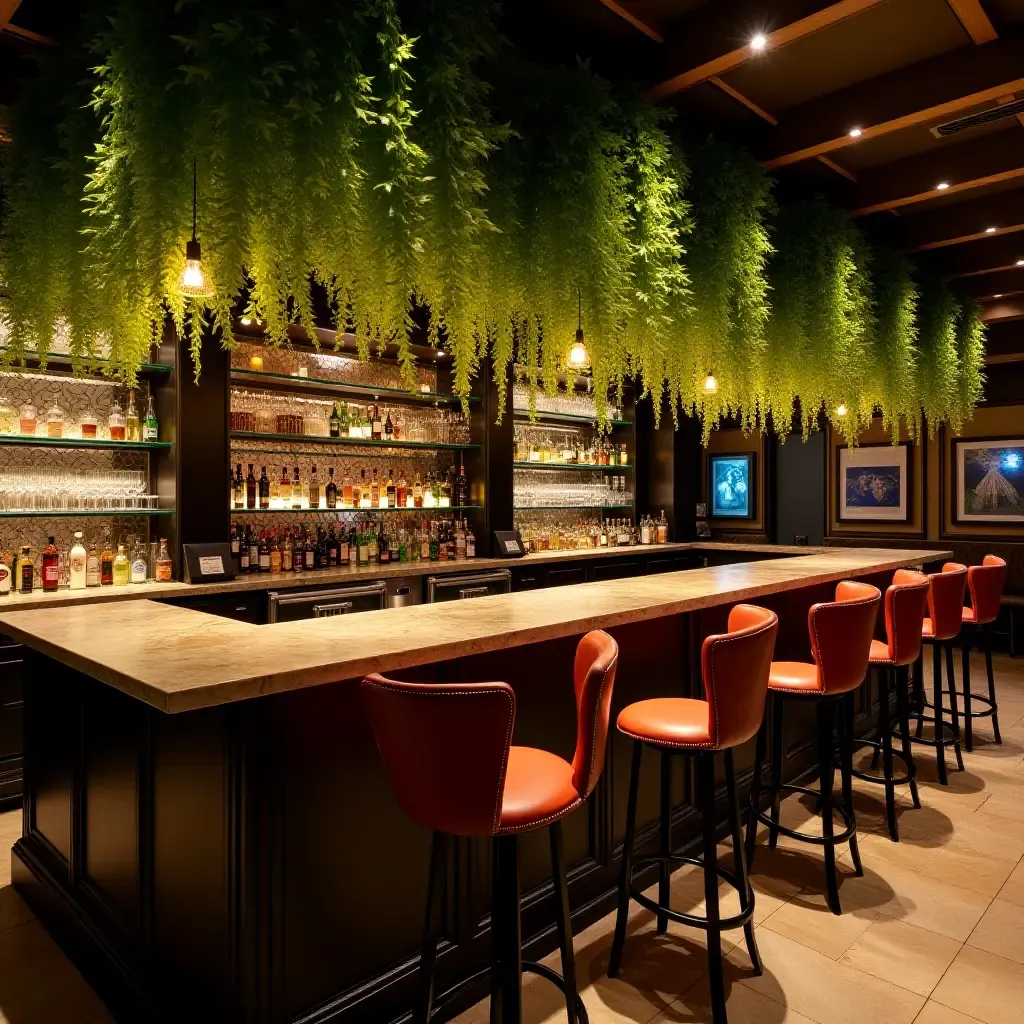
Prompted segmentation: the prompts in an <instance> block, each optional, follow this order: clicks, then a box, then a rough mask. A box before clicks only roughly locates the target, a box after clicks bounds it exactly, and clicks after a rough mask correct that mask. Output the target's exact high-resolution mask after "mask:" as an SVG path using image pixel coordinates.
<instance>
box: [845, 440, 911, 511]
mask: <svg viewBox="0 0 1024 1024" xmlns="http://www.w3.org/2000/svg"><path fill="white" fill-rule="evenodd" d="M908 456H909V447H908V445H906V444H897V445H893V444H877V445H874V444H873V445H862V446H860V447H857V448H840V449H839V481H838V483H839V518H840V519H841V520H843V519H846V520H852V519H858V520H862V521H867V522H883V521H887V522H903V523H905V522H907V520H908V518H909V508H910V506H909V501H908V495H909V483H910V481H909V477H910V473H909V464H908V461H907V460H908Z"/></svg>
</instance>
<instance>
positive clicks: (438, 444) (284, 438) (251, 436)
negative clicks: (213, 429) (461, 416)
mask: <svg viewBox="0 0 1024 1024" xmlns="http://www.w3.org/2000/svg"><path fill="white" fill-rule="evenodd" d="M231 438H232V440H238V441H265V442H266V441H274V442H279V443H288V444H294V445H295V447H294V448H293V449H292V450H291V454H300V453H301V449H303V448H308V447H309V446H310V445H312V444H320V445H324V444H325V445H334V446H337V447H339V448H345V447H349V448H404V449H408V450H411V451H428V452H429V451H468V450H469V449H471V448H479V447H480V445H478V444H449V443H446V442H442V441H372V440H369V439H368V438H361V439H359V438H354V437H313V436H310V435H308V434H257V433H252V432H250V431H247V430H232V431H231ZM235 447H236V448H240V447H241V446H238V445H236V446H235ZM244 450H245V451H251V452H255V451H260V450H261V449H258V448H246V449H244ZM276 452H277V449H271V450H270V452H269V453H268V454H275V453H276ZM310 454H312V455H316V454H318V453H317V452H310Z"/></svg>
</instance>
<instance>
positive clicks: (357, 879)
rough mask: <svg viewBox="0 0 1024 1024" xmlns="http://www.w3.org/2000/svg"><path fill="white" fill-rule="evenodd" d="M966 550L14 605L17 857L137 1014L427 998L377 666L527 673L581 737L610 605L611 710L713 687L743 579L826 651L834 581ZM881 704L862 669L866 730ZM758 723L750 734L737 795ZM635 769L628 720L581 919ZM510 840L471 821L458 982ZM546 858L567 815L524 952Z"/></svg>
mask: <svg viewBox="0 0 1024 1024" xmlns="http://www.w3.org/2000/svg"><path fill="white" fill-rule="evenodd" d="M699 546H700V547H707V545H699ZM732 550H733V551H734V554H735V556H736V557H737V558H739V557H744V555H745V556H746V557H751V556H753V555H754V554H755V553H754V552H742V551H741V550H740V549H738V548H734V549H732ZM800 550H801V551H805V550H806V549H800ZM761 553H762V554H763V553H764V552H761ZM551 554H552V555H555V554H557V555H558V556H559V557H564V556H565V555H566V554H567V553H566V552H557V553H555V552H552V553H551ZM947 556H948V552H945V551H922V550H901V549H829V550H828V551H827V552H824V553H815V554H800V555H796V556H790V557H784V558H768V559H764V560H760V561H755V562H737V563H733V564H725V565H714V566H709V567H707V568H701V569H693V570H687V571H681V572H664V573H660V574H657V575H649V576H642V577H634V578H628V579H617V580H609V581H606V582H595V583H585V584H580V585H576V586H566V587H559V588H557V589H549V590H533V591H523V592H519V593H512V594H502V595H496V596H490V597H483V598H479V599H476V600H472V601H457V602H451V603H447V604H437V605H420V606H417V607H411V608H402V609H389V610H386V611H373V612H365V613H360V614H358V615H348V616H340V617H336V618H326V619H311V620H303V621H296V622H282V623H275V624H271V625H253V624H251V623H244V622H237V621H232V620H228V619H223V618H218V617H216V616H212V615H208V614H204V613H203V612H199V611H195V610H192V609H188V608H180V607H174V606H172V605H169V604H166V603H163V602H157V601H147V600H137V601H129V602H116V603H108V604H100V605H97V606H93V607H81V606H78V607H75V606H72V607H49V608H36V609H28V610H9V609H7V608H5V609H3V611H0V630H3V631H4V632H6V633H8V634H10V635H11V636H13V637H15V638H16V639H18V640H20V641H21V642H22V643H24V644H25V645H26V646H27V647H28V648H29V652H28V654H27V657H26V664H25V711H26V714H25V733H26V755H25V763H26V777H25V782H26V786H25V802H24V830H23V836H22V838H21V839H20V840H19V841H18V843H17V844H16V845H15V847H14V851H13V854H12V874H13V879H14V883H15V885H16V886H17V888H18V890H19V891H20V892H21V893H22V895H23V896H24V897H25V899H26V900H27V901H28V902H29V903H30V905H31V906H32V907H33V909H34V910H35V911H36V913H37V914H38V915H39V917H40V918H41V919H42V921H43V922H44V923H45V925H46V926H47V928H48V929H49V930H50V931H51V932H52V933H53V934H54V935H55V936H56V937H57V938H58V939H59V941H60V942H61V943H62V945H63V946H64V947H65V949H66V950H68V952H69V953H70V955H71V956H72V957H73V959H74V960H75V962H76V964H78V966H79V967H80V968H81V969H82V971H83V972H84V973H85V974H86V976H87V977H88V979H89V980H90V981H91V982H92V984H93V985H94V986H95V987H96V988H97V990H98V991H99V993H100V994H101V996H102V997H103V998H104V999H105V1000H106V1001H107V1003H108V1005H109V1006H110V1007H111V1009H112V1011H113V1013H114V1014H115V1016H116V1017H117V1019H118V1021H121V1022H124V1021H140V1022H143V1021H144V1022H146V1024H154V1022H158V1024H164V1022H166V1024H170V1022H171V1021H179V1020H182V1019H189V1020H192V1021H197V1022H205V1021H215V1020H216V1021H218V1022H238V1024H295V1022H299V1021H301V1022H302V1024H328V1022H338V1024H370V1022H373V1024H386V1022H389V1021H398V1020H408V1019H409V1018H408V1011H409V1008H410V1006H411V1005H412V993H413V991H414V986H415V975H416V967H417V962H418V954H417V950H418V948H419V940H420V930H421V927H422V922H423V912H424V900H425V892H426V880H427V873H428V860H429V846H430V836H429V835H428V834H427V833H425V832H424V831H423V830H421V829H420V828H419V827H418V826H415V825H413V824H412V823H411V822H410V821H408V820H407V819H406V818H405V817H404V815H403V814H402V813H401V811H400V810H399V808H398V807H397V805H396V803H395V801H394V798H393V796H392V794H391V790H390V787H389V785H388V782H387V779H386V777H385V775H384V771H383V766H382V765H381V763H380V758H379V755H378V753H377V749H376V746H375V743H374V740H373V737H372V734H371V733H370V730H369V726H368V723H367V721H366V718H365V715H364V712H363V707H362V700H361V695H360V689H359V686H358V680H359V678H360V677H361V676H362V675H363V674H364V673H366V672H368V671H373V670H376V671H382V672H387V673H390V674H395V675H397V676H399V677H401V678H406V679H415V680H422V681H468V680H477V681H481V680H493V679H501V680H506V681H508V682H509V683H510V684H511V685H512V686H513V688H514V690H515V693H516V705H517V710H516V722H515V734H514V737H513V742H515V743H517V744H525V745H530V746H538V747H543V748H546V749H548V750H552V751H554V752H556V753H558V754H561V755H562V756H569V757H571V755H572V750H573V747H574V745H575V740H576V711H575V703H574V697H573V685H572V661H573V655H574V652H575V647H576V643H577V642H578V638H579V636H580V634H581V633H584V632H586V631H587V630H589V629H592V628H597V627H601V628H606V629H608V630H609V631H610V632H611V633H612V635H613V636H615V638H616V640H617V641H618V643H619V647H620V661H619V670H618V675H617V680H616V688H615V695H614V703H613V710H612V714H613V720H614V715H615V714H617V712H618V709H619V708H621V707H622V706H624V705H625V704H627V703H630V702H632V701H635V700H639V699H644V698H646V697H652V696H666V695H673V694H675V695H687V694H693V693H694V692H695V691H696V690H697V688H698V687H699V673H697V672H695V671H694V668H693V666H694V664H695V661H696V659H697V658H698V656H699V646H700V642H701V638H702V637H703V636H705V635H707V634H709V633H712V632H719V631H721V630H722V629H723V627H724V623H725V618H726V616H727V613H728V609H729V607H730V606H731V605H732V604H733V603H735V602H737V601H742V600H754V601H757V602H758V603H759V604H763V605H765V606H767V607H771V608H772V609H774V610H775V611H776V612H777V613H778V615H779V618H780V629H779V634H778V640H777V644H776V657H778V658H804V659H806V658H808V657H809V650H808V647H809V644H808V637H807V609H808V607H809V606H810V604H812V603H813V602H815V601H819V600H828V599H830V598H831V597H832V596H833V594H834V589H835V583H836V581H838V580H840V579H843V578H846V577H856V578H859V579H864V580H868V581H871V582H874V583H875V584H876V585H878V586H885V585H886V584H887V583H888V582H889V580H890V579H891V576H892V571H893V570H894V569H896V568H899V567H904V566H910V565H921V564H933V563H936V562H941V561H942V560H944V559H945V558H946V557H947ZM462 565H463V566H465V565H466V563H462ZM475 565H476V564H474V565H473V566H467V567H475ZM883 628H884V626H883ZM254 698H259V699H254ZM875 705H876V697H875V694H874V693H873V692H872V688H871V686H870V685H869V684H867V683H866V684H865V685H864V686H863V687H862V688H861V692H860V695H859V700H858V717H857V723H856V724H857V728H858V731H859V732H860V733H861V734H864V733H866V732H868V731H869V730H870V728H871V721H872V717H873V715H874V714H875ZM795 710H796V712H799V711H800V710H801V709H800V708H797V709H795ZM783 740H784V751H785V763H784V765H783V774H784V777H785V778H786V779H787V780H795V779H799V778H801V777H802V776H804V775H806V774H807V773H808V772H809V771H812V770H814V759H815V756H816V731H815V727H814V725H813V716H811V718H807V717H805V716H801V715H800V714H798V713H794V714H792V715H790V716H789V717H787V719H786V721H785V725H784V736H783ZM752 746H753V745H752V744H749V745H748V747H744V748H740V749H738V750H737V751H736V767H737V773H738V781H739V784H740V789H741V799H742V793H744V792H745V791H746V789H747V788H748V786H749V777H750V763H751V757H752V753H753V750H752ZM748 748H749V749H748ZM628 772H629V756H628V744H627V743H626V742H625V741H624V740H623V739H622V737H620V736H618V735H615V734H613V735H612V736H611V738H610V742H609V744H608V749H607V754H606V761H605V768H604V772H603V775H602V778H601V781H600V782H599V784H598V787H597V789H596V790H595V792H594V794H593V795H592V796H591V798H590V799H589V800H588V801H587V803H586V805H585V806H584V807H582V808H580V809H579V810H577V811H575V812H574V813H573V814H571V815H570V816H569V817H568V818H567V819H566V821H565V826H564V829H565V847H566V857H567V860H568V863H569V865H570V871H569V878H570V898H571V903H572V907H573V912H574V928H575V929H577V930H578V929H580V928H582V927H585V926H586V925H587V924H589V923H591V922H593V921H594V920H596V919H597V918H598V917H600V916H603V915H604V914H606V913H608V912H609V911H610V910H611V909H612V907H613V904H614V896H615V884H616V880H617V871H618V868H617V862H618V859H619V857H620V855H621V844H622V835H623V832H624V826H625V821H624V816H625V804H626V790H627V787H628ZM673 773H674V774H673V775H672V783H671V802H672V805H673V808H674V810H673V822H674V837H673V838H674V843H675V845H676V846H677V847H678V848H680V849H681V848H683V847H685V846H686V845H687V844H688V843H689V842H690V841H692V840H693V839H694V838H695V836H696V835H697V829H698V827H699V826H698V816H697V815H696V814H695V812H694V809H693V805H692V802H691V790H692V780H691V779H690V777H689V775H688V773H687V769H686V766H685V765H684V764H683V761H682V760H680V761H679V763H678V764H674V765H673ZM659 778H660V776H659V772H658V770H657V766H656V765H655V764H654V761H653V759H652V761H651V770H650V772H648V771H647V767H646V766H645V769H644V772H643V774H642V777H641V785H640V799H639V805H638V807H639V811H638V815H639V817H638V820H639V821H640V822H641V827H640V828H639V829H638V846H642V845H643V844H644V843H647V842H650V841H651V840H652V839H653V838H654V837H655V835H656V830H657V826H656V821H657V817H658V809H659V795H658V794H659ZM490 852H491V851H490V845H489V844H488V843H487V842H485V841H479V840H468V839H466V840H459V841H458V842H457V843H456V844H455V852H454V857H453V862H452V864H451V865H450V869H449V870H450V881H449V893H450V900H449V903H448V909H447V911H446V914H445V924H444V929H443V936H444V940H445V941H444V942H443V943H442V946H441V950H440V953H439V958H438V970H439V986H440V990H441V991H442V992H443V991H444V989H446V988H447V987H448V986H449V985H450V984H451V983H452V981H453V980H454V979H455V978H456V977H457V976H459V975H461V974H462V973H463V972H465V971H467V970H469V969H471V968H473V967H474V966H478V965H479V962H480V961H481V960H485V959H486V957H487V955H488V947H489V933H490V924H489V916H488V904H489V873H490ZM549 871H550V868H549V862H548V850H547V844H546V840H545V839H544V837H543V836H531V837H527V838H526V840H525V841H524V843H523V847H522V855H521V876H522V889H523V893H524V902H523V907H524V910H523V937H524V954H525V955H527V956H528V957H529V958H530V959H539V958H540V957H542V956H543V955H545V954H546V953H548V952H550V951H551V949H552V948H554V946H555V942H556V940H555V933H554V928H553V925H552V922H553V920H554V903H553V896H552V888H551V882H550V875H549ZM651 877H652V878H653V876H651ZM637 881H638V883H639V884H641V886H642V885H643V884H644V883H645V881H646V878H645V876H644V875H643V873H640V874H639V875H638V877H637ZM486 991H487V983H486V981H482V982H481V983H480V984H478V985H476V986H471V987H470V988H469V989H468V990H464V991H463V993H462V994H461V995H460V996H459V998H458V999H455V1000H449V1001H448V1002H445V1000H444V998H443V997H442V999H441V1005H440V1008H439V1013H438V1016H437V1018H436V1019H437V1020H439V1021H440V1020H444V1019H448V1018H449V1017H450V1016H452V1015H454V1014H455V1013H457V1012H459V1011H460V1010H461V1009H463V1008H464V1007H465V1006H467V1005H469V1003H470V1002H472V1001H475V1000H476V999H478V998H480V997H481V996H482V995H484V994H486Z"/></svg>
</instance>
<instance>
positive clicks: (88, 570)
mask: <svg viewBox="0 0 1024 1024" xmlns="http://www.w3.org/2000/svg"><path fill="white" fill-rule="evenodd" d="M85 585H86V586H87V587H98V586H99V585H100V553H99V550H98V549H97V547H96V541H93V542H92V543H91V544H90V545H89V554H88V556H87V557H86V560H85Z"/></svg>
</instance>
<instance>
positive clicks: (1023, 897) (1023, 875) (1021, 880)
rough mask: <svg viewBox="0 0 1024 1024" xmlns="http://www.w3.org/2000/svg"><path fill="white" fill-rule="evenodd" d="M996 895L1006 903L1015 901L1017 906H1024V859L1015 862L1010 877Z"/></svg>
mask: <svg viewBox="0 0 1024 1024" xmlns="http://www.w3.org/2000/svg"><path fill="white" fill-rule="evenodd" d="M998 896H999V899H1001V900H1005V901H1006V902H1007V903H1015V904H1016V905H1017V906H1018V907H1024V860H1019V861H1018V862H1017V866H1016V867H1015V868H1014V869H1013V871H1012V872H1011V873H1010V877H1009V878H1007V880H1006V881H1005V882H1004V883H1003V887H1002V889H1000V890H999V893H998Z"/></svg>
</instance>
